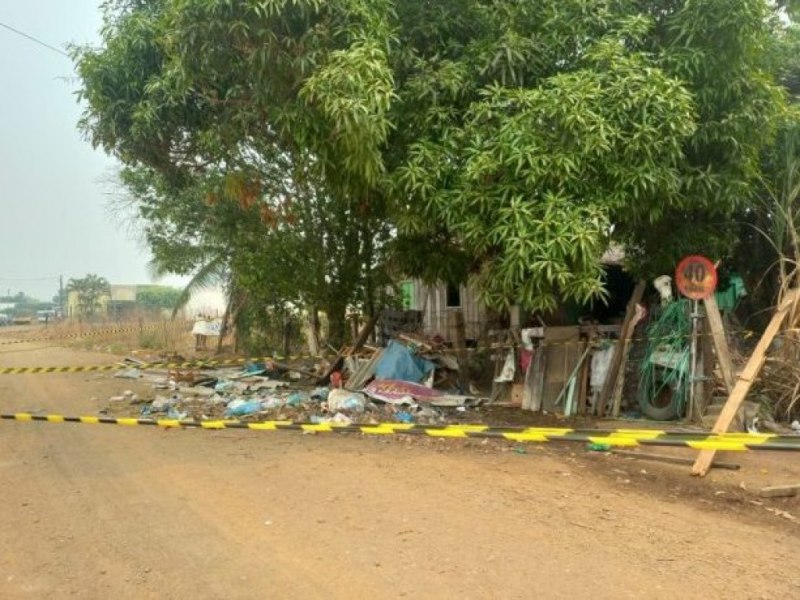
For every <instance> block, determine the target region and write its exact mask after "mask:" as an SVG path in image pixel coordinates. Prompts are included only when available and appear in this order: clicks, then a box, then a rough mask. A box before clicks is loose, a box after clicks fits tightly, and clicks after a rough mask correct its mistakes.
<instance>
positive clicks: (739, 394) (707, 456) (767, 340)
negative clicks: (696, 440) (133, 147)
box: [692, 290, 800, 477]
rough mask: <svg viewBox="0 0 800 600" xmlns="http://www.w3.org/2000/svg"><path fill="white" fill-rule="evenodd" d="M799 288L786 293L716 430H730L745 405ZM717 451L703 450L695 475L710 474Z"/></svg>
mask: <svg viewBox="0 0 800 600" xmlns="http://www.w3.org/2000/svg"><path fill="white" fill-rule="evenodd" d="M799 291H800V290H792V291H790V292H789V293H788V294H786V296H785V297H784V299H783V302H782V303H781V305H780V306H779V307H778V310H777V311H776V312H775V314H774V315H773V316H772V320H771V321H770V322H769V325H767V328H766V329H765V330H764V334H763V335H762V336H761V339H760V340H759V341H758V344H757V345H756V348H755V350H753V354H752V355H751V356H750V359H749V360H748V361H747V364H746V365H745V367H744V369H743V370H742V372H741V374H740V375H739V377H738V379H737V380H736V383H735V384H734V386H733V390H732V391H731V393H730V395H729V396H728V400H727V401H726V402H725V406H723V407H722V411H721V412H720V413H719V417H717V422H716V423H714V427H713V428H712V429H711V432H712V433H725V432H726V431H728V428H729V427H730V426H731V423H732V422H733V419H734V418H735V417H736V413H737V412H738V411H739V407H740V406H741V405H742V402H744V399H745V397H746V396H747V393H748V392H749V391H750V387H751V386H752V385H753V381H754V380H755V378H756V377H757V376H758V373H759V372H760V371H761V367H763V366H764V360H765V358H766V355H767V349H768V348H769V345H770V344H771V343H772V340H774V339H775V336H776V335H777V334H778V331H779V330H780V328H781V324H782V323H783V321H784V319H785V318H786V314H787V313H788V312H789V310H790V309H791V308H792V307H793V306H794V304H795V302H796V301H797V297H798V292H799ZM715 454H716V450H701V451H700V454H699V455H698V457H697V460H696V461H695V462H694V466H693V467H692V475H698V476H700V477H702V476H704V475H705V474H706V473H708V469H709V467H710V466H711V463H712V462H713V461H714V455H715Z"/></svg>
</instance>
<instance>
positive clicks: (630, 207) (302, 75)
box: [74, 0, 794, 340]
mask: <svg viewBox="0 0 800 600" xmlns="http://www.w3.org/2000/svg"><path fill="white" fill-rule="evenodd" d="M783 5H785V6H783ZM783 9H786V10H788V11H789V13H787V14H790V13H791V11H792V10H793V9H794V3H782V4H781V5H780V6H779V5H776V4H773V3H769V2H767V1H766V0H705V1H703V2H695V1H688V2H676V1H674V0H647V1H645V0H624V1H614V2H610V1H608V0H542V1H540V2H519V1H517V0H497V1H495V2H491V3H486V2H482V1H479V0H439V1H437V2H420V1H408V2H395V1H392V0H331V1H329V2H321V1H319V0H292V1H289V0H260V1H256V0H248V1H242V2H230V1H227V0H161V1H155V0H151V1H146V0H142V1H137V2H132V1H116V2H113V1H112V2H108V3H107V4H106V9H105V11H106V12H105V22H106V26H105V28H104V30H103V44H102V46H101V47H100V48H98V49H91V48H81V49H75V51H74V53H75V58H76V61H77V63H78V68H79V73H80V75H81V79H82V82H83V87H82V90H81V97H82V98H83V99H84V100H85V101H86V105H87V109H86V112H85V114H84V117H83V119H82V121H81V126H82V128H83V130H84V131H85V132H86V134H87V136H88V137H89V138H90V139H91V140H92V142H93V143H94V144H95V145H98V146H102V147H103V148H104V149H105V150H106V151H107V152H109V153H112V154H114V155H116V156H118V157H119V158H120V159H121V160H122V161H123V163H125V164H126V165H127V167H128V171H127V172H126V173H127V174H126V183H127V184H128V186H129V188H130V189H131V191H132V192H133V195H134V197H135V198H137V201H138V202H139V203H140V216H141V218H142V219H143V222H144V223H145V224H146V237H147V239H148V241H149V243H150V245H151V247H152V248H153V249H154V252H155V254H156V256H157V258H158V259H159V261H160V262H161V264H162V265H163V266H164V267H165V268H167V269H169V270H171V271H174V272H183V273H186V272H193V271H195V270H197V269H198V268H199V267H200V266H201V265H204V264H209V261H217V262H218V263H220V264H224V265H225V267H226V268H227V269H229V271H230V273H231V277H232V281H234V282H235V285H236V286H237V289H240V290H241V291H242V294H243V296H242V297H244V298H259V301H260V302H263V303H264V304H265V305H268V306H276V307H281V310H289V309H290V307H293V306H297V305H304V306H308V307H323V308H324V309H325V311H326V312H328V314H329V318H331V317H332V318H331V322H332V323H335V324H336V325H335V327H336V328H338V330H337V331H336V332H335V333H334V335H333V337H334V338H335V339H337V340H339V339H341V337H342V335H343V329H342V327H343V323H344V313H345V311H346V309H347V307H349V306H354V305H357V306H362V307H364V308H366V309H367V310H368V312H372V311H374V309H375V306H376V304H379V303H380V302H381V296H382V290H384V289H385V288H386V284H387V283H388V281H387V278H386V273H387V269H388V272H390V273H391V274H392V275H394V276H395V277H396V278H397V277H400V276H419V277H422V278H423V279H424V280H426V281H435V280H443V281H450V282H455V281H463V280H464V279H466V278H467V277H469V276H474V277H475V280H476V281H477V282H478V283H479V284H480V286H481V288H482V290H483V292H484V297H485V299H486V301H487V302H488V303H489V304H491V305H493V306H496V307H502V306H507V305H509V304H521V305H523V306H525V307H527V308H530V309H538V310H545V311H546V310H550V309H553V308H554V307H555V306H556V304H557V303H558V302H559V301H560V300H562V299H571V300H577V301H579V302H585V301H587V300H590V299H592V298H598V297H601V296H602V294H603V282H602V277H601V275H602V271H601V269H600V266H599V259H600V257H601V255H602V254H603V252H604V250H606V249H607V248H608V246H609V244H611V243H612V242H616V243H620V244H622V245H624V246H625V248H626V251H627V253H628V256H629V260H630V266H631V268H632V269H633V270H634V271H635V272H636V273H637V274H640V275H643V276H649V275H655V274H659V273H663V272H671V270H672V268H673V267H674V264H675V263H676V261H677V260H678V259H679V258H680V257H681V255H682V254H683V253H685V252H689V251H700V252H704V253H706V254H710V255H713V256H716V257H721V256H724V255H726V253H729V252H730V251H731V249H732V247H733V245H734V244H735V242H736V236H735V235H734V234H733V233H732V232H734V231H735V229H734V227H733V225H734V219H735V218H736V215H737V214H740V212H741V211H742V210H743V209H745V208H746V207H747V206H749V205H750V204H751V203H752V202H753V201H754V198H755V197H756V196H757V194H758V192H759V190H760V184H759V183H758V182H759V176H760V172H761V159H762V156H763V153H764V151H765V149H766V148H767V147H768V146H769V144H770V143H771V141H772V139H773V137H774V134H775V129H776V123H777V122H778V121H779V120H780V118H781V115H782V113H783V111H784V109H785V100H786V98H785V94H784V91H783V90H782V89H781V87H780V85H779V83H781V82H782V83H784V84H787V85H788V83H787V82H790V81H791V80H792V78H793V73H794V70H793V69H794V67H793V66H792V65H791V64H790V61H788V60H787V57H789V56H791V55H792V52H791V50H790V48H791V46H790V45H789V44H788V42H787V41H785V40H783V38H785V39H786V40H790V39H791V34H790V33H789V32H790V31H791V30H790V28H787V27H786V25H785V23H784V21H781V20H780V19H779V18H778V15H779V11H780V10H783ZM782 40H783V41H782ZM301 274H302V275H301Z"/></svg>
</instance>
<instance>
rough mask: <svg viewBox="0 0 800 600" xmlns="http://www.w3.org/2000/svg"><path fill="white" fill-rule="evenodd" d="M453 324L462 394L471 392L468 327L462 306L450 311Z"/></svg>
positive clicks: (459, 385)
mask: <svg viewBox="0 0 800 600" xmlns="http://www.w3.org/2000/svg"><path fill="white" fill-rule="evenodd" d="M450 320H451V326H452V328H453V331H454V332H455V338H456V340H455V345H456V359H457V360H458V387H459V388H460V389H461V393H462V394H468V393H469V376H468V375H469V374H468V373H467V342H466V338H467V327H466V324H465V323H464V312H463V311H462V310H461V309H460V308H456V309H454V310H453V311H452V312H451V313H450Z"/></svg>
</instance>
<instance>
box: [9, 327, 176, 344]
mask: <svg viewBox="0 0 800 600" xmlns="http://www.w3.org/2000/svg"><path fill="white" fill-rule="evenodd" d="M189 325H190V323H188V322H186V323H182V322H175V323H168V324H166V325H165V324H164V323H144V324H142V325H136V326H130V327H115V328H112V329H109V328H98V329H88V330H86V331H78V332H73V333H63V334H56V335H42V336H36V337H29V338H17V337H15V338H14V339H9V340H0V346H9V345H11V344H31V343H36V342H53V341H59V340H70V339H79V338H86V337H101V336H104V335H115V334H118V333H133V332H140V331H150V330H152V329H162V328H164V327H167V328H170V329H186V330H187V332H188V328H189Z"/></svg>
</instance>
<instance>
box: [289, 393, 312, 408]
mask: <svg viewBox="0 0 800 600" xmlns="http://www.w3.org/2000/svg"><path fill="white" fill-rule="evenodd" d="M308 399H309V396H308V395H307V394H305V393H303V392H294V393H293V394H290V395H289V397H288V398H286V406H300V405H301V404H302V403H303V402H306V401H307V400H308Z"/></svg>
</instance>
